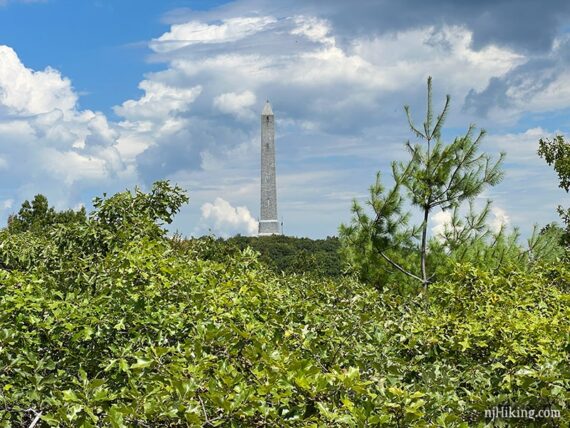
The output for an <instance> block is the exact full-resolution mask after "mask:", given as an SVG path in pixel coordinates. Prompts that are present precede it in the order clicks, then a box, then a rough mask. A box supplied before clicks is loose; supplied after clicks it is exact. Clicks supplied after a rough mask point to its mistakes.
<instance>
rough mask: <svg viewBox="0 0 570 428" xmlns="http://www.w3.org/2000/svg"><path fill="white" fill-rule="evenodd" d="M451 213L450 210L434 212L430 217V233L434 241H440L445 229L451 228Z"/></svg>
mask: <svg viewBox="0 0 570 428" xmlns="http://www.w3.org/2000/svg"><path fill="white" fill-rule="evenodd" d="M451 218H452V213H451V211H450V210H446V211H439V212H436V213H435V214H434V215H433V216H432V217H431V223H432V225H433V226H432V227H431V233H432V236H433V237H435V238H436V239H441V238H442V237H443V234H444V232H445V229H446V227H449V226H451Z"/></svg>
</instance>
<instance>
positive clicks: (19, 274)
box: [0, 182, 570, 427]
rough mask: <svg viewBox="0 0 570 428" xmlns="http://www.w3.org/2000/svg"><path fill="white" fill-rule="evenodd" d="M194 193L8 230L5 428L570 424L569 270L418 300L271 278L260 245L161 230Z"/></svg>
mask: <svg viewBox="0 0 570 428" xmlns="http://www.w3.org/2000/svg"><path fill="white" fill-rule="evenodd" d="M186 199H187V198H186V196H185V195H184V193H183V192H182V191H181V190H180V189H179V188H176V187H174V188H173V187H172V186H170V185H169V184H168V183H166V182H162V183H157V184H156V185H155V187H154V188H153V190H152V191H151V192H150V194H144V193H142V192H140V191H137V192H135V193H134V194H133V193H130V192H124V193H121V194H118V195H115V196H113V197H110V198H105V199H101V200H98V201H97V202H96V204H95V206H96V208H95V211H94V212H93V213H92V214H91V215H90V216H89V218H88V219H87V221H86V222H85V223H84V224H75V223H74V224H69V225H54V226H52V227H51V228H50V229H49V230H48V231H47V233H46V234H41V235H37V234H33V233H30V232H23V233H18V234H10V233H8V232H7V231H4V232H3V235H2V237H1V238H2V239H1V241H0V260H1V261H2V263H3V266H4V268H2V269H0V367H1V368H2V369H1V370H0V426H3V427H9V426H14V427H16V426H29V425H30V423H31V421H32V419H33V418H34V417H35V416H36V415H38V414H39V415H40V416H41V421H40V424H41V426H60V427H75V426H82V427H95V426H112V427H127V426H129V427H130V426H143V427H144V426H152V427H160V426H230V427H231V426H234V427H239V426H296V427H297V426H301V427H302V426H305V427H316V426H347V427H357V426H385V427H394V426H400V427H414V426H417V427H422V426H441V427H467V426H472V425H474V424H476V423H480V424H481V425H482V424H483V423H484V421H483V419H482V418H483V411H484V410H485V409H489V408H491V407H493V406H495V405H503V404H507V403H509V404H510V405H511V406H513V407H521V408H522V407H524V408H545V407H548V408H551V407H552V408H556V409H560V410H561V411H562V418H563V419H562V420H567V418H568V417H569V416H570V413H569V410H568V404H567V403H569V402H570V396H569V393H568V391H569V390H570V376H569V373H570V367H569V361H568V358H567V356H568V351H569V350H570V337H569V335H568V331H570V324H569V323H570V305H569V303H570V299H569V298H568V293H569V290H570V271H569V270H568V268H567V267H566V266H564V265H539V264H537V265H536V266H535V268H534V269H533V270H531V271H529V272H525V273H521V272H516V271H512V272H509V273H508V274H501V275H498V274H497V275H495V274H491V273H488V272H485V271H482V270H479V269H477V268H476V267H473V266H471V265H468V264H457V265H455V266H454V269H453V272H452V275H451V276H450V277H449V278H448V279H447V280H446V281H444V282H438V283H435V284H433V285H432V287H431V290H430V294H429V296H428V300H426V301H424V300H422V304H421V305H420V297H419V296H416V297H413V298H402V297H401V296H400V295H399V294H398V293H395V292H393V291H392V290H387V291H385V292H380V291H378V290H376V289H374V288H372V287H370V286H368V285H367V284H363V283H360V282H358V281H355V280H354V279H352V278H349V277H340V278H336V279H333V278H328V279H324V278H318V277H311V276H307V275H305V276H303V275H288V276H284V275H276V274H275V273H274V272H272V271H271V270H270V269H268V268H266V267H265V266H264V265H263V264H262V263H260V261H259V260H258V257H257V255H256V253H255V252H254V251H252V250H251V249H250V248H246V249H245V250H243V251H235V252H232V253H231V254H230V253H228V254H227V255H224V256H223V258H220V260H216V258H217V257H218V256H219V253H218V251H219V249H220V247H216V244H217V241H215V240H200V241H193V242H192V243H191V245H187V246H186V247H185V248H182V247H181V246H180V243H179V242H174V243H173V242H172V240H171V239H168V238H166V237H165V231H164V230H163V229H162V228H161V227H160V223H163V222H168V221H169V220H170V219H171V218H172V217H171V216H172V215H173V214H174V213H175V212H177V211H178V209H179V207H180V204H181V203H182V202H184V201H185V200H186ZM185 245H186V244H185ZM211 245H214V247H213V248H210V246H211ZM224 245H225V244H224ZM222 248H224V247H222ZM225 248H227V246H226V247H225ZM203 254H206V255H208V254H209V255H210V258H209V259H207V260H206V259H204V258H203V257H202V255H203ZM523 422H524V426H529V425H528V421H522V422H521V425H520V426H523ZM538 422H544V421H537V423H538ZM514 423H517V421H514ZM37 426H39V425H37Z"/></svg>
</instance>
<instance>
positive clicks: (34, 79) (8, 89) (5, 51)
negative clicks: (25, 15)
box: [0, 46, 77, 115]
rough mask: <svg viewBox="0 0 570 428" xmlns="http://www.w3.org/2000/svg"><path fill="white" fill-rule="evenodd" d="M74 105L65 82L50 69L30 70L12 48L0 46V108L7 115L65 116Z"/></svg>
mask: <svg viewBox="0 0 570 428" xmlns="http://www.w3.org/2000/svg"><path fill="white" fill-rule="evenodd" d="M76 102H77V95H76V94H75V93H74V92H73V89H72V87H71V82H70V81H69V79H66V78H63V77H62V76H61V75H60V74H59V72H58V71H56V70H54V69H52V68H50V67H48V68H46V69H45V70H43V71H33V70H30V69H29V68H26V67H24V66H23V64H22V63H21V62H20V59H19V58H18V56H17V55H16V52H14V50H13V49H12V48H10V47H8V46H0V105H1V106H4V107H5V108H7V109H8V111H9V112H10V113H12V114H20V115H29V114H32V115H33V114H40V113H48V112H51V111H53V110H56V109H57V110H61V111H62V112H68V111H70V110H72V109H73V108H74V107H75V104H76Z"/></svg>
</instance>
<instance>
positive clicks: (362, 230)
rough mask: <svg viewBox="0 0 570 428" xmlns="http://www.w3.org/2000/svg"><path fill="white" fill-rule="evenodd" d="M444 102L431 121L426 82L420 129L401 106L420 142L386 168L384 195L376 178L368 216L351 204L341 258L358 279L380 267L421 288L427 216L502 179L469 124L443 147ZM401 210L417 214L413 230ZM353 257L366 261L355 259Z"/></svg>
mask: <svg viewBox="0 0 570 428" xmlns="http://www.w3.org/2000/svg"><path fill="white" fill-rule="evenodd" d="M449 103H450V97H449V95H448V96H447V97H446V100H445V105H444V107H443V110H442V112H441V113H440V114H439V115H438V116H437V117H434V114H433V106H432V83H431V77H429V78H428V81H427V112H426V117H425V120H424V122H423V126H422V127H421V128H419V127H417V126H416V125H414V122H413V120H412V117H411V114H410V109H409V107H408V106H405V107H404V110H405V112H406V115H407V118H408V123H409V125H410V128H411V130H412V132H413V133H414V134H415V136H416V137H418V139H419V140H420V142H418V143H416V144H412V143H410V142H409V141H408V142H407V143H406V145H405V146H406V149H407V150H408V152H409V154H410V159H409V161H407V162H393V163H392V176H393V179H394V185H393V187H392V188H391V189H389V190H387V189H386V188H385V187H384V185H383V184H382V182H381V179H380V174H378V175H377V179H376V183H375V184H374V185H373V186H371V188H370V199H369V201H368V204H369V205H370V206H371V207H372V210H373V215H371V216H370V215H368V214H366V213H365V212H364V209H363V208H362V207H361V206H360V205H359V204H358V203H357V202H356V201H355V202H354V204H353V208H352V212H353V220H352V224H351V225H349V226H344V225H343V226H341V229H340V234H341V238H342V239H343V241H344V244H345V249H344V252H345V255H348V256H349V257H348V258H349V260H351V261H352V263H353V264H354V265H356V268H357V269H359V270H360V271H361V272H364V276H366V275H367V274H370V270H371V269H377V267H376V266H374V265H375V264H376V263H380V264H383V266H382V265H381V266H380V267H379V269H396V270H397V271H399V272H401V273H403V274H405V275H407V276H408V277H410V278H412V279H414V280H416V281H419V282H420V283H422V284H423V286H424V287H425V288H427V286H428V284H429V282H430V280H431V277H432V276H431V275H430V268H429V266H428V259H429V254H428V224H429V219H430V216H431V215H432V214H433V213H434V211H435V210H438V209H441V210H454V209H456V208H458V207H459V206H460V205H461V204H462V203H463V202H465V201H472V200H473V199H474V198H476V197H477V196H478V195H480V194H481V193H482V192H483V190H484V189H485V188H486V187H487V186H494V185H496V184H497V183H499V181H500V180H501V179H502V177H503V174H502V171H501V162H502V160H503V157H504V154H503V153H502V154H501V155H500V157H499V159H497V160H493V159H492V158H491V156H489V155H488V154H485V153H479V148H480V144H481V140H482V138H483V136H484V135H485V131H483V130H481V131H479V132H478V133H477V134H476V132H475V127H474V126H473V125H471V126H469V128H468V130H467V132H466V133H465V135H463V136H461V137H457V138H455V139H454V140H453V142H451V143H449V144H445V143H444V142H443V140H442V136H441V133H442V128H443V124H444V122H445V118H446V116H447V113H448V110H449ZM404 205H406V206H409V207H411V208H415V209H417V210H419V212H420V215H421V219H422V222H421V223H420V224H419V225H415V226H408V223H409V219H410V214H409V212H406V211H405V209H404ZM486 209H488V207H487V208H486ZM482 217H485V216H484V215H483V216H482ZM474 226H479V225H474ZM359 257H363V258H366V261H364V260H363V259H362V258H361V259H360V260H358V259H359Z"/></svg>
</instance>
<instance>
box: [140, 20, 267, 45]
mask: <svg viewBox="0 0 570 428" xmlns="http://www.w3.org/2000/svg"><path fill="white" fill-rule="evenodd" d="M274 22H276V19H275V18H273V17H271V16H263V17H237V18H230V19H226V20H224V21H223V22H222V23H221V24H206V23H202V22H198V21H190V22H187V23H184V24H176V25H173V26H172V28H171V29H170V31H169V32H167V33H164V34H163V35H162V36H160V37H159V38H157V39H155V40H153V41H152V43H151V47H152V49H154V50H155V51H156V52H169V51H172V50H176V49H180V48H183V47H185V46H190V45H194V44H199V43H224V42H234V41H237V40H240V39H243V38H244V37H247V36H249V35H252V34H255V33H257V32H259V31H261V30H263V29H264V28H265V27H267V26H268V25H270V24H273V23H274Z"/></svg>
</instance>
